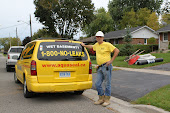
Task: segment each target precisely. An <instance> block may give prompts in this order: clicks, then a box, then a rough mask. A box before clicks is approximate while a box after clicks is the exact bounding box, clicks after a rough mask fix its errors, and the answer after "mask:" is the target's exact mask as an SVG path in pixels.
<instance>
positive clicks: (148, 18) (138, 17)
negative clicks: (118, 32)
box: [120, 8, 159, 30]
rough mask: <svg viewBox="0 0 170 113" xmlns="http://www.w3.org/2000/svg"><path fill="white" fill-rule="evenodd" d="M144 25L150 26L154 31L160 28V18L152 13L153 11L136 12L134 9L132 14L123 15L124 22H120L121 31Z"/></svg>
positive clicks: (144, 9)
mask: <svg viewBox="0 0 170 113" xmlns="http://www.w3.org/2000/svg"><path fill="white" fill-rule="evenodd" d="M127 20H128V21H127ZM144 25H148V26H149V27H151V28H152V29H154V30H157V29H158V28H159V23H158V17H157V15H156V13H155V12H152V13H151V11H150V10H149V9H147V8H141V9H140V10H138V11H137V12H134V10H133V8H132V9H131V11H130V12H126V13H125V14H124V15H123V17H122V20H121V21H120V26H121V29H124V28H127V27H136V26H144Z"/></svg>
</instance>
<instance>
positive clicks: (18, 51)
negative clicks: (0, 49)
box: [9, 48, 23, 53]
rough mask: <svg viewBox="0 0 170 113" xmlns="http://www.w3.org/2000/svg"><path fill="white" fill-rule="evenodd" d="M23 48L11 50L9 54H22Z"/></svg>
mask: <svg viewBox="0 0 170 113" xmlns="http://www.w3.org/2000/svg"><path fill="white" fill-rule="evenodd" d="M22 50H23V48H11V49H10V51H9V52H14V53H21V52H22Z"/></svg>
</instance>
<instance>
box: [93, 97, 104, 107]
mask: <svg viewBox="0 0 170 113" xmlns="http://www.w3.org/2000/svg"><path fill="white" fill-rule="evenodd" d="M103 102H104V95H103V96H99V99H98V100H97V101H96V102H94V104H95V105H100V104H103Z"/></svg>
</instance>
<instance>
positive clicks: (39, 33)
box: [32, 29, 53, 40]
mask: <svg viewBox="0 0 170 113" xmlns="http://www.w3.org/2000/svg"><path fill="white" fill-rule="evenodd" d="M42 37H53V34H50V32H48V30H47V29H39V30H38V31H37V32H36V33H34V35H33V36H32V39H33V40H35V39H38V38H42Z"/></svg>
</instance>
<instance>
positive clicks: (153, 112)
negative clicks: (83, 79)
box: [83, 89, 170, 113]
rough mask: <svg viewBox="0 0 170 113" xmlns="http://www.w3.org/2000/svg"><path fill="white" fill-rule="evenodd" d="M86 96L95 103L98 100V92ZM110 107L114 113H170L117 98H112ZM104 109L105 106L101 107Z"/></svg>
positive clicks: (89, 91) (85, 93)
mask: <svg viewBox="0 0 170 113" xmlns="http://www.w3.org/2000/svg"><path fill="white" fill-rule="evenodd" d="M83 95H84V96H86V97H87V98H89V99H90V100H92V101H93V102H94V101H96V100H97V99H98V96H97V91H95V90H93V89H88V90H86V91H85V92H84V93H83ZM110 103H111V104H110V105H109V106H107V107H106V108H107V109H109V110H112V111H113V112H114V113H170V112H168V111H165V110H163V109H160V108H157V107H155V106H151V105H134V104H131V103H129V102H126V101H123V100H120V99H118V98H115V97H111V99H110ZM101 107H103V106H101Z"/></svg>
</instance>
